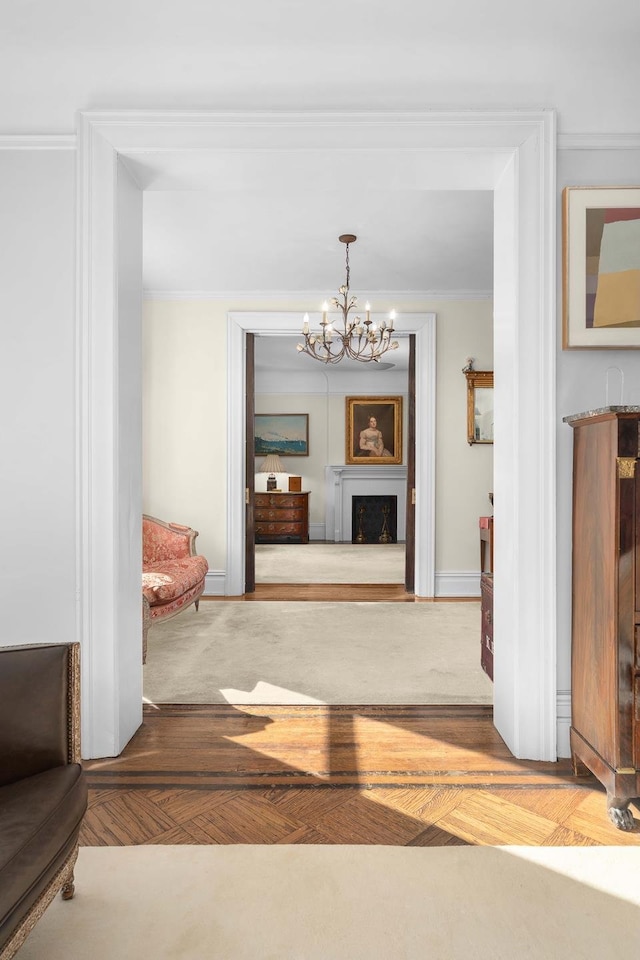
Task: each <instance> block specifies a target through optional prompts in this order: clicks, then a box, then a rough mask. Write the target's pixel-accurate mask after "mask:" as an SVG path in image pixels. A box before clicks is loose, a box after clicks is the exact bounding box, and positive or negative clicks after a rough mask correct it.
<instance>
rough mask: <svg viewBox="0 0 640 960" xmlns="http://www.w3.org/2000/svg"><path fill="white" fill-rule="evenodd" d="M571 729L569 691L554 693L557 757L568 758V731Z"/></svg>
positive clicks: (569, 752) (569, 749) (569, 748)
mask: <svg viewBox="0 0 640 960" xmlns="http://www.w3.org/2000/svg"><path fill="white" fill-rule="evenodd" d="M570 729H571V690H558V692H557V693H556V737H557V741H558V742H557V747H556V749H557V751H558V757H570V756H571V746H570V745H569V731H570Z"/></svg>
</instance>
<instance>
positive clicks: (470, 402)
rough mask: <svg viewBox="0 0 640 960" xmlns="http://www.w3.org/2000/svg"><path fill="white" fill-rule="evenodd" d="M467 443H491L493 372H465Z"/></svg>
mask: <svg viewBox="0 0 640 960" xmlns="http://www.w3.org/2000/svg"><path fill="white" fill-rule="evenodd" d="M464 375H465V377H466V378H467V443H468V444H472V443H493V370H465V371H464Z"/></svg>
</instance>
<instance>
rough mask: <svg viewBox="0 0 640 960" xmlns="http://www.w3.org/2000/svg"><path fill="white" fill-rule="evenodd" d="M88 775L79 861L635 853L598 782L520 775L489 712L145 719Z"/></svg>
mask: <svg viewBox="0 0 640 960" xmlns="http://www.w3.org/2000/svg"><path fill="white" fill-rule="evenodd" d="M85 767H86V770H87V774H88V778H89V785H90V808H89V811H88V814H87V817H86V819H85V822H84V826H83V829H82V834H81V843H82V844H84V845H88V846H95V845H116V846H118V845H128V844H161V843H165V844H180V843H184V844H194V843H196V844H200V843H204V844H211V843H215V844H223V843H267V844H270V843H322V844H336V843H349V844H353V843H362V844H391V845H399V846H429V845H437V846H442V845H447V844H489V845H500V844H525V845H526V844H533V845H556V846H575V845H591V844H638V843H640V833H638V832H633V833H623V832H621V831H618V830H616V829H615V828H614V827H613V826H612V825H611V824H610V823H609V821H608V819H607V815H606V797H605V793H604V790H603V789H602V787H601V786H600V784H599V783H598V782H597V781H596V780H595V778H593V777H588V778H584V779H582V778H581V779H576V778H575V777H574V776H573V773H572V769H571V764H570V762H569V761H566V760H565V761H560V762H558V763H538V762H533V761H518V760H514V758H513V757H512V756H511V754H510V753H509V751H508V750H507V748H506V746H505V744H504V742H503V741H502V739H501V738H500V736H499V735H498V733H497V732H496V730H495V728H494V726H493V723H492V713H491V708H490V707H478V706H470V707H467V706H449V707H447V706H425V707H416V706H410V707H402V706H400V707H399V706H393V707H391V706H389V707H382V706H377V707H361V706H358V707H349V706H336V707H329V706H324V707H316V706H302V707H286V706H280V707H274V706H270V707H265V706H249V707H232V706H226V705H225V706H220V705H218V706H202V705H197V706H183V705H180V706H178V705H160V706H155V705H146V706H145V710H144V723H143V726H142V727H141V729H140V730H139V731H138V733H137V734H136V735H135V737H134V738H133V739H132V741H131V742H130V744H129V745H128V746H127V748H126V749H125V751H124V753H123V754H122V755H121V756H120V757H117V758H115V759H107V760H95V761H89V762H87V763H86V764H85Z"/></svg>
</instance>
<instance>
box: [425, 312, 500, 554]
mask: <svg viewBox="0 0 640 960" xmlns="http://www.w3.org/2000/svg"><path fill="white" fill-rule="evenodd" d="M436 354H437V361H436V376H437V384H436V570H437V571H438V572H442V571H472V570H478V569H479V567H480V547H479V540H478V536H479V535H478V517H479V516H487V515H489V514H492V513H493V509H492V507H491V503H490V501H489V497H488V494H489V491H491V490H493V445H492V444H472V445H471V446H469V444H468V443H467V381H466V378H465V376H464V374H463V373H462V368H463V367H464V365H465V360H466V358H467V357H474V358H475V363H474V368H475V369H476V370H493V303H492V302H490V301H488V300H485V301H478V302H474V303H464V302H457V303H446V304H441V309H440V310H439V311H438V319H437V326H436Z"/></svg>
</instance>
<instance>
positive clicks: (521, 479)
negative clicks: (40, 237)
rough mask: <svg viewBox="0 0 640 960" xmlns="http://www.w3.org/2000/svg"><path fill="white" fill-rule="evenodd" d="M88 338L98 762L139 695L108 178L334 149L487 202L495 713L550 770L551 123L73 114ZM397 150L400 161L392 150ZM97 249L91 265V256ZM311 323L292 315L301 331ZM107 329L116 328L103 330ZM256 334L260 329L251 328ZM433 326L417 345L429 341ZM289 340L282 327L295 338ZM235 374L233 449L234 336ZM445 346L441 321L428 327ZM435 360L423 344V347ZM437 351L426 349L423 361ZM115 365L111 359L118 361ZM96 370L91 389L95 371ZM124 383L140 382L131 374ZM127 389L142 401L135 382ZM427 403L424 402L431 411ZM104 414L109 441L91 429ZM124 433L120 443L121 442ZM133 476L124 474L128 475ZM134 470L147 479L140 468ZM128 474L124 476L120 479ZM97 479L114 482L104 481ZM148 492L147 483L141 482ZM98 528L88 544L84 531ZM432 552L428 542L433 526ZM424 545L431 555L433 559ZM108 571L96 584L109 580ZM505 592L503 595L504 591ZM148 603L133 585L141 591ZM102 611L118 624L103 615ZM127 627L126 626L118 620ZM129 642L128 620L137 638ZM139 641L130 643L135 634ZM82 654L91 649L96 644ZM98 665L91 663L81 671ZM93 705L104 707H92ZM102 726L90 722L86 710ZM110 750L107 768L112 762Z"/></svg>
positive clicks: (430, 399)
mask: <svg viewBox="0 0 640 960" xmlns="http://www.w3.org/2000/svg"><path fill="white" fill-rule="evenodd" d="M79 129H80V131H82V132H83V134H82V136H81V137H80V138H79V142H78V149H79V180H80V182H81V185H82V186H81V189H80V191H79V203H80V213H79V248H80V251H81V255H80V259H79V271H78V290H79V297H78V304H79V317H78V331H79V334H80V335H81V337H82V343H83V344H85V343H86V344H88V345H89V352H87V350H86V349H84V348H83V347H82V346H81V348H80V350H79V372H78V396H79V415H78V449H79V468H78V487H79V490H80V494H81V503H82V520H83V524H82V526H81V528H80V529H81V536H80V543H79V579H78V589H79V595H80V603H81V607H82V610H81V622H82V623H84V624H91V625H92V626H93V627H94V628H95V629H94V630H92V631H90V632H89V634H85V635H83V679H84V678H85V674H86V680H87V684H86V687H85V689H86V690H87V691H88V693H87V696H86V699H85V701H84V712H85V717H84V720H85V721H86V724H87V730H88V740H87V742H86V744H85V745H86V746H87V747H88V749H89V750H90V751H95V750H97V749H103V750H105V749H107V747H106V746H105V745H106V744H110V745H111V749H115V750H116V752H117V751H118V749H121V748H122V745H121V739H122V737H121V736H119V731H118V730H117V726H118V719H117V715H118V712H119V711H120V709H121V707H122V706H126V704H124V702H123V703H121V702H120V701H121V700H127V699H128V700H129V701H131V702H130V703H129V704H128V706H129V708H131V709H132V710H133V709H137V707H138V705H137V704H136V703H135V700H136V695H135V693H134V690H133V686H132V684H131V683H128V684H126V689H125V690H124V691H123V689H122V679H121V678H122V665H121V663H120V661H119V657H120V653H121V651H120V649H119V646H118V642H119V641H117V639H116V637H115V635H114V633H113V632H112V631H110V629H109V624H110V623H112V622H113V621H114V619H115V612H114V611H115V610H116V608H117V602H118V595H117V590H118V589H119V588H120V586H121V584H120V581H119V579H118V578H119V576H121V573H122V571H121V568H120V567H119V565H118V560H117V558H116V557H115V556H114V554H113V549H112V544H111V543H110V542H109V537H108V538H107V540H108V543H107V548H106V549H104V548H103V545H102V544H100V549H98V545H99V541H100V537H101V534H102V532H103V531H104V530H105V529H106V530H107V532H108V533H109V534H111V533H112V532H113V518H115V517H118V518H125V517H131V518H133V517H135V515H136V511H138V510H139V509H140V505H139V504H138V503H136V502H135V497H134V496H133V495H132V493H131V491H128V490H127V489H126V487H125V486H124V485H122V484H119V485H117V484H115V483H114V482H112V481H110V480H109V479H108V478H109V477H112V476H113V475H114V473H115V470H116V465H117V464H118V463H119V459H120V458H122V457H124V456H126V449H125V448H123V445H122V440H121V437H120V435H119V429H120V424H119V422H118V419H117V417H116V416H115V415H114V414H113V411H111V412H108V413H106V414H100V411H101V410H107V411H109V410H110V409H111V405H112V403H113V396H114V381H113V378H114V377H115V376H116V375H119V374H120V372H121V371H119V370H117V369H115V368H114V367H113V365H111V368H110V370H109V369H107V370H106V371H105V370H104V367H105V365H106V367H107V368H109V364H110V363H111V361H112V359H113V357H114V356H115V353H114V350H113V348H111V347H109V353H108V355H107V357H106V359H104V358H101V357H100V356H99V354H98V353H97V351H98V350H99V345H100V344H101V343H102V342H105V343H106V344H107V346H108V345H109V343H110V339H111V338H113V337H114V336H116V331H117V329H118V316H119V309H120V307H119V302H118V297H117V296H116V294H115V292H114V291H117V287H118V274H117V266H118V260H117V246H118V235H117V223H118V216H119V215H120V214H121V213H122V212H123V211H122V210H119V208H118V204H117V202H116V194H115V186H114V179H116V180H117V166H118V162H119V160H120V159H123V160H124V161H125V162H126V159H127V158H128V157H132V156H136V155H137V154H139V153H142V152H144V153H145V154H146V155H147V156H149V155H152V156H153V160H154V162H156V163H158V164H161V163H162V157H163V154H165V153H166V152H167V151H175V150H208V151H216V150H228V149H236V150H240V151H243V150H246V151H250V152H256V151H268V150H272V149H280V150H287V151H301V150H313V149H315V148H317V147H318V146H321V147H322V148H323V149H332V145H335V146H333V149H335V150H344V149H349V150H358V151H359V152H360V156H361V158H362V162H363V163H366V162H367V159H368V157H370V158H371V159H375V160H376V161H377V162H378V163H379V164H382V163H387V164H388V177H389V182H392V179H393V176H394V167H393V162H394V158H395V156H396V155H397V152H398V151H414V157H413V159H414V160H415V164H414V169H415V171H416V175H417V176H418V177H419V180H420V183H421V184H423V185H424V189H432V190H445V189H461V190H465V189H466V190H468V189H484V190H492V191H493V194H494V318H495V323H494V330H495V338H494V344H495V350H494V358H495V363H494V370H495V383H496V387H495V409H496V417H495V437H496V439H495V444H494V493H495V503H496V507H495V520H496V527H497V528H499V530H500V543H499V550H497V551H496V556H495V580H496V596H495V600H494V617H495V621H494V622H495V650H496V661H495V678H494V718H495V723H496V726H497V728H498V730H499V732H500V734H501V735H502V737H503V739H504V740H505V742H506V743H507V746H508V747H509V749H510V750H511V752H512V753H513V754H514V755H515V756H516V757H519V758H523V759H532V760H554V759H555V758H556V744H557V725H556V709H557V704H556V556H555V545H556V495H555V488H556V475H555V474H556V450H555V435H556V384H555V359H556V340H557V338H556V316H555V310H556V246H555V244H556V222H557V221H556V181H555V162H556V124H555V113H554V111H552V110H539V111H534V110H504V111H500V110H494V111H482V110H466V111H460V110H455V111H445V110H434V111H423V112H419V111H414V112H400V111H398V112H392V111H387V112H383V113H357V112H340V113H331V112H324V113H301V112H297V113H274V112H271V113H256V112H254V113H239V112H238V113H220V112H218V113H215V112H211V113H207V112H171V111H168V112H164V111H157V112H145V111H107V112H88V113H82V114H80V116H79ZM390 143H393V145H394V150H393V151H390V150H389V144H390ZM87 250H90V252H91V257H90V259H87V258H86V257H85V256H83V255H82V251H87ZM298 324H299V316H297V317H296V332H298ZM102 327H104V329H102ZM248 329H251V327H249V328H248ZM428 330H429V328H428V327H427V328H426V330H425V331H423V333H422V335H421V336H422V339H429V336H430V334H429V333H428ZM287 332H288V331H287ZM229 333H230V342H229V352H228V370H229V372H230V373H232V374H233V375H234V376H235V377H236V379H237V384H236V386H234V389H233V390H232V391H231V394H230V408H229V410H228V414H227V415H228V418H229V419H228V425H229V426H230V427H232V428H233V429H230V431H229V439H230V440H231V441H232V442H235V443H237V440H235V441H234V440H233V438H234V437H237V436H239V435H240V433H241V431H240V430H238V424H239V423H241V422H243V419H242V417H241V416H240V411H241V410H242V408H243V406H242V396H241V390H242V389H243V388H244V367H243V361H244V350H243V346H244V343H243V341H244V337H243V331H242V327H241V326H239V325H238V323H236V322H234V321H233V320H231V321H230V324H229ZM432 337H433V343H435V322H433V324H432ZM430 349H431V347H429V350H430ZM429 350H426V353H427V355H428V353H429ZM110 358H111V359H110ZM92 359H93V361H94V362H95V364H96V367H97V373H98V375H97V376H94V375H93V374H94V370H93V368H92V366H91V360H92ZM129 375H130V376H134V374H133V373H132V372H131V371H129ZM434 379H435V378H434V377H431V378H430V377H429V375H428V373H427V372H426V370H425V369H424V368H423V367H422V366H421V363H420V359H419V358H418V362H417V364H416V390H417V394H418V395H419V396H421V397H422V398H423V400H422V401H421V402H420V404H419V405H418V410H417V414H416V434H417V436H418V437H421V433H422V431H423V429H424V423H425V412H426V415H427V416H429V413H428V409H429V406H430V405H432V404H434V403H435V383H434V382H433V381H434ZM117 389H118V390H119V391H126V390H128V391H129V392H130V394H131V391H133V392H134V393H135V391H137V390H139V389H140V384H139V383H137V382H134V381H131V382H122V383H118V386H117ZM423 404H424V405H423ZM105 418H106V426H107V434H106V435H104V434H102V435H101V434H100V433H98V432H96V430H97V429H99V428H100V426H101V425H102V420H103V419H105ZM111 431H113V432H111ZM416 452H417V462H416V489H417V495H418V496H417V503H416V527H417V529H421V530H425V529H426V524H427V521H428V518H429V517H432V516H434V498H435V489H434V487H435V485H434V484H433V483H432V482H431V479H430V478H431V477H432V474H433V472H434V464H433V460H434V452H433V451H432V450H429V449H428V444H426V443H420V444H419V445H418V448H417V451H416ZM228 461H229V466H228V480H229V486H228V490H229V501H228V515H229V519H228V526H227V536H228V537H230V536H232V537H235V538H236V542H237V543H242V542H243V540H242V534H243V525H244V495H243V494H244V486H245V483H244V476H243V475H242V472H241V471H240V470H239V464H240V463H241V462H242V456H240V457H238V456H237V454H236V452H235V450H231V451H230V455H229V457H228ZM118 469H121V468H118ZM135 469H136V470H137V467H136V468H135ZM120 475H121V474H120ZM101 477H103V478H105V479H101ZM136 482H137V481H136ZM90 520H95V521H96V527H95V528H94V531H93V532H92V533H90V534H89V532H88V531H87V526H86V524H87V523H88V522H89V521H90ZM423 540H424V542H425V544H428V545H429V546H428V549H429V550H430V549H431V547H430V544H431V542H432V537H431V534H430V532H428V531H426V532H425V534H424V537H423ZM426 549H427V548H425V550H426ZM240 569H241V566H236V568H235V569H233V570H232V569H229V571H228V574H229V579H230V581H231V586H232V587H233V588H234V589H235V588H237V587H238V585H239V584H240V583H241V579H242V578H241V576H240ZM418 571H421V572H420V574H419V575H420V578H424V582H425V583H426V582H430V583H431V585H432V587H431V588H432V589H433V583H434V574H435V571H434V568H433V558H432V556H428V555H427V554H426V552H425V554H424V555H422V550H420V551H419V552H417V554H416V573H418ZM98 572H100V573H102V574H103V576H102V577H98V575H97V574H98ZM500 584H503V585H504V588H502V589H501V588H500ZM138 590H139V581H138ZM101 613H105V615H106V621H102V620H101V617H100V614H101ZM121 625H122V624H121ZM129 626H130V628H131V630H133V624H130V625H129ZM132 636H133V634H132ZM85 648H86V649H85ZM85 653H86V658H85ZM93 693H98V694H99V696H97V697H94V696H93V695H90V694H93ZM87 713H88V714H90V716H86V714H87ZM90 755H92V756H95V755H97V754H96V753H95V752H92V753H90ZM103 755H108V753H105V754H103Z"/></svg>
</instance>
